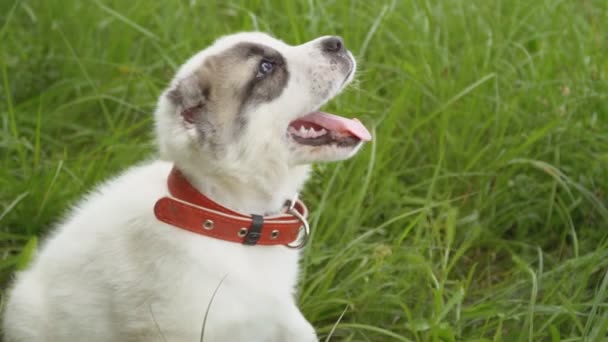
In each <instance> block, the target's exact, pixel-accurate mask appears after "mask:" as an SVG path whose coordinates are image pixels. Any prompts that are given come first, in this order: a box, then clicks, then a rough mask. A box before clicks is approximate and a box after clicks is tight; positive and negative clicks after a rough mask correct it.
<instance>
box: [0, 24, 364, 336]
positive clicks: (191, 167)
mask: <svg viewBox="0 0 608 342" xmlns="http://www.w3.org/2000/svg"><path fill="white" fill-rule="evenodd" d="M355 70H356V64H355V60H354V58H353V57H352V55H351V53H350V52H349V51H348V50H346V49H345V47H344V44H343V42H342V40H341V39H340V38H338V37H321V38H318V39H315V40H313V41H310V42H308V43H306V44H303V45H298V46H290V45H287V44H285V43H283V42H281V41H279V40H276V39H274V38H272V37H270V36H268V35H266V34H262V33H239V34H235V35H230V36H226V37H223V38H221V39H219V40H217V41H216V42H215V43H214V44H213V45H212V46H211V47H209V48H207V49H205V50H203V51H201V52H199V53H198V54H196V55H194V56H193V57H192V58H191V59H190V60H188V61H187V62H186V63H185V64H184V65H183V66H182V67H181V68H180V69H179V71H178V72H177V75H176V76H175V78H174V80H173V81H172V82H171V84H170V85H169V87H168V88H167V90H166V91H165V92H164V93H163V94H162V95H161V97H160V99H159V102H158V107H157V110H156V113H155V116H156V133H157V135H158V141H159V145H160V152H161V155H162V157H163V160H155V161H151V162H147V163H144V164H142V165H139V166H136V167H133V168H131V169H129V170H127V171H126V172H125V173H123V174H122V175H120V176H119V177H117V178H115V179H113V180H111V181H109V182H107V183H106V184H104V185H102V186H101V187H99V188H98V189H97V190H96V191H94V192H93V193H92V194H90V195H89V196H87V198H86V199H85V200H83V201H82V202H80V204H79V205H77V206H76V208H74V209H73V210H72V212H71V214H70V215H69V216H68V218H67V219H66V220H65V221H64V222H63V223H62V224H61V225H60V226H59V227H58V229H56V231H55V233H54V234H52V235H51V236H50V237H49V239H48V241H47V242H46V244H45V246H44V248H42V250H41V251H40V253H39V254H38V255H37V257H36V259H35V261H34V262H33V263H32V265H31V267H30V268H29V269H28V270H26V271H24V272H22V273H20V274H19V275H18V276H17V279H16V282H15V285H14V287H13V288H12V290H11V291H10V292H9V296H8V300H7V303H6V311H5V316H4V326H3V329H4V335H5V336H4V338H5V341H8V342H81V341H86V342H98V341H100V342H101V341H104V342H105V341H141V342H143V341H146V342H150V341H168V342H198V341H201V340H204V341H231V342H232V341H289V342H294V341H295V342H297V341H302V342H311V341H316V340H317V338H316V335H315V331H314V329H313V327H312V326H311V324H310V323H308V321H307V320H306V319H305V318H304V317H303V315H302V314H301V313H300V311H299V310H298V308H297V307H296V304H295V301H294V291H295V286H296V281H297V276H298V258H299V251H298V250H297V248H290V247H299V245H302V244H303V243H305V241H304V239H305V237H306V236H305V235H306V234H307V225H306V224H305V216H306V209H305V207H304V206H303V204H302V203H301V202H299V201H297V202H294V201H290V200H292V199H294V198H295V197H296V196H297V194H298V192H299V191H300V189H301V188H302V186H303V184H304V183H305V181H306V179H307V178H308V174H309V170H310V166H309V165H310V163H312V162H316V161H333V160H342V159H346V158H348V157H350V156H352V155H353V154H354V153H355V152H356V151H357V150H358V149H359V148H360V146H361V145H362V144H363V142H364V141H367V140H370V139H371V136H370V134H369V132H368V131H367V130H366V129H365V127H363V125H361V123H359V121H357V120H350V119H345V118H341V117H338V116H333V115H330V114H325V113H321V112H317V110H318V109H319V108H320V107H321V106H322V105H323V104H324V103H326V102H327V101H328V100H330V99H331V98H332V97H334V96H335V95H337V94H338V93H339V92H340V91H341V90H342V89H343V88H344V87H345V86H346V85H347V84H348V83H349V82H350V81H351V80H352V78H353V75H354V73H355ZM172 170H173V171H172ZM201 335H202V337H201Z"/></svg>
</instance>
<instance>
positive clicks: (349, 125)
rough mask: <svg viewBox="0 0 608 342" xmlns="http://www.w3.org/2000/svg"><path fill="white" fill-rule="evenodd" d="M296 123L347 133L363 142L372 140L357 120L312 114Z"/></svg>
mask: <svg viewBox="0 0 608 342" xmlns="http://www.w3.org/2000/svg"><path fill="white" fill-rule="evenodd" d="M297 121H305V122H311V123H314V124H317V125H319V126H323V127H325V128H326V129H328V130H330V131H334V132H348V133H350V134H352V135H354V136H355V137H357V138H359V139H361V140H363V141H370V140H372V135H371V133H369V131H368V130H367V128H365V126H363V124H362V123H361V121H359V120H357V119H347V118H343V117H341V116H337V115H333V114H329V113H323V112H313V113H310V114H308V115H306V116H303V117H301V118H299V119H298V120H297Z"/></svg>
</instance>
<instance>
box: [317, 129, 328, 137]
mask: <svg viewBox="0 0 608 342" xmlns="http://www.w3.org/2000/svg"><path fill="white" fill-rule="evenodd" d="M323 134H327V130H326V129H325V128H321V130H320V131H319V135H323Z"/></svg>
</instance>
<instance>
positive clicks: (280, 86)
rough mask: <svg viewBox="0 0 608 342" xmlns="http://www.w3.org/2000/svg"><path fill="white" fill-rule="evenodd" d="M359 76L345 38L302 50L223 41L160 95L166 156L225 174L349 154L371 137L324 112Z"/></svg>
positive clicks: (264, 41)
mask: <svg viewBox="0 0 608 342" xmlns="http://www.w3.org/2000/svg"><path fill="white" fill-rule="evenodd" d="M355 71H356V62H355V59H354V58H353V56H352V54H351V53H350V52H349V51H348V50H346V48H345V46H344V43H343V41H342V39H340V38H339V37H330V36H327V37H321V38H318V39H315V40H312V41H310V42H308V43H305V44H302V45H298V46H290V45H287V44H285V43H283V42H282V41H280V40H277V39H275V38H272V37H270V36H268V35H266V34H263V33H257V32H254V33H238V34H234V35H230V36H226V37H223V38H220V39H219V40H217V41H216V42H215V43H214V44H212V45H211V46H210V47H208V48H207V49H205V50H203V51H201V52H199V53H198V54H196V55H194V56H193V57H192V58H190V59H189V60H188V61H187V62H186V63H185V64H184V65H183V66H182V67H181V68H180V69H179V70H178V72H177V74H176V76H175V78H174V79H173V81H172V82H171V84H170V86H169V88H168V89H167V90H166V91H165V92H164V93H163V94H162V96H161V98H160V101H159V105H158V108H157V111H156V127H157V135H158V138H159V143H160V149H161V154H163V155H164V157H165V158H168V159H170V160H173V161H174V162H175V163H176V164H177V165H178V166H187V167H189V168H190V169H192V167H196V166H197V165H198V166H199V167H202V166H203V165H204V167H206V168H208V169H209V168H215V169H217V170H218V171H221V172H228V173H230V172H231V171H235V172H237V171H238V172H241V173H242V172H243V170H244V169H248V170H256V169H258V168H259V167H261V166H262V165H266V167H270V168H273V169H275V170H281V169H289V168H297V167H298V166H299V165H305V164H310V163H312V162H317V161H334V160H342V159H346V158H349V157H350V156H352V155H353V154H354V153H355V152H356V151H357V150H358V149H359V148H360V147H361V145H362V144H363V142H364V141H366V140H369V139H370V138H371V137H370V135H369V132H368V131H367V130H366V129H365V127H364V126H363V125H362V124H361V123H360V122H359V121H357V120H351V119H345V118H341V117H338V116H334V115H330V114H327V113H322V112H319V111H318V110H319V109H320V107H321V106H322V105H323V104H325V103H326V102H327V101H329V100H330V99H331V98H333V97H334V96H336V95H337V94H338V93H340V92H341V91H342V89H344V87H345V86H346V85H348V84H349V83H350V82H351V80H352V79H353V76H354V74H355ZM188 164H189V165H188ZM239 170H240V171H239Z"/></svg>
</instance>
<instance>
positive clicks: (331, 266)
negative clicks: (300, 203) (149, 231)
mask: <svg viewBox="0 0 608 342" xmlns="http://www.w3.org/2000/svg"><path fill="white" fill-rule="evenodd" d="M606 23H608V2H606V1H602V0H577V1H575V0H562V1H559V0H553V1H552V0H539V1H526V0H496V1H486V0H450V1H431V0H402V1H397V0H393V1H359V0H354V1H338V0H333V1H319V0H307V1H279V0H252V1H234V2H221V1H196V0H191V1H185V0H184V1H146V0H131V1H119V0H98V1H79V0H62V1H59V0H48V1H35V0H31V1H30V0H17V1H15V0H3V1H1V2H0V80H1V82H0V99H1V101H0V163H1V168H0V283H1V284H2V287H3V288H5V287H6V286H7V285H8V284H10V279H11V275H12V274H13V272H14V271H16V270H18V269H21V268H23V267H25V266H26V265H27V262H28V261H29V260H30V259H31V256H32V255H33V253H35V250H36V248H37V246H38V244H39V243H38V242H39V241H41V240H43V239H44V235H45V234H46V233H47V232H48V231H49V230H50V229H52V227H53V223H54V222H56V221H57V220H58V219H59V218H60V217H61V216H62V214H64V213H65V212H66V210H67V209H68V208H69V206H70V205H71V204H73V203H74V202H75V201H76V200H77V199H78V198H79V197H80V196H81V195H82V194H84V193H86V192H87V191H90V190H91V189H92V188H93V187H94V186H95V185H96V184H99V182H101V181H103V180H104V179H106V178H107V177H109V176H111V175H113V174H116V173H117V172H118V171H120V170H123V169H125V168H126V167H128V166H129V165H132V164H134V163H136V162H138V161H141V160H145V159H148V158H151V157H153V156H154V153H155V152H154V143H153V136H152V134H151V131H152V129H151V127H152V115H151V113H152V111H153V108H154V105H155V101H156V98H157V96H158V95H159V93H160V91H161V90H162V89H163V88H164V87H165V85H166V84H167V82H168V80H169V79H170V78H171V76H172V74H173V72H174V71H175V70H176V67H177V66H179V65H180V64H181V63H182V62H183V61H184V60H185V59H186V58H187V57H189V56H190V55H192V54H193V53H194V52H196V51H198V50H200V49H202V48H204V47H205V46H207V45H208V44H210V43H211V42H212V41H213V40H214V39H215V38H217V37H218V36H221V35H224V34H228V33H232V32H236V31H242V30H261V31H266V32H270V33H272V34H274V35H275V36H277V37H279V38H281V39H283V40H285V41H286V42H288V43H291V44H299V43H303V42H305V41H307V40H310V39H312V38H315V37H317V36H320V35H326V34H337V35H341V36H342V37H344V39H345V41H346V43H347V46H348V47H349V48H350V49H351V50H352V51H353V53H354V54H355V56H357V58H358V61H359V63H360V72H359V73H358V76H357V82H356V84H355V85H354V86H352V87H351V88H350V89H349V90H348V91H347V92H346V93H344V94H343V95H341V96H340V97H339V98H337V99H336V100H334V101H332V102H331V103H330V104H329V105H328V106H327V107H326V108H325V109H326V110H328V111H331V112H335V113H338V114H341V115H347V116H356V117H359V118H361V119H362V120H363V121H364V122H365V123H366V125H367V126H368V127H370V128H371V129H372V130H373V133H374V141H373V142H372V143H371V144H369V145H368V146H367V147H366V148H365V149H364V150H363V151H362V152H361V153H359V154H358V155H357V156H356V157H355V158H353V159H352V160H350V161H348V162H343V163H337V164H324V165H317V166H316V168H315V175H314V177H313V179H312V180H311V182H310V183H309V184H308V186H307V188H306V190H305V192H304V194H303V196H304V198H305V199H306V200H307V202H308V204H309V206H310V207H311V208H312V210H313V211H312V217H311V219H310V222H311V224H312V227H313V230H314V235H313V240H312V243H311V244H310V246H308V247H307V249H306V250H305V253H304V258H303V261H302V269H303V275H302V279H301V286H300V288H299V297H298V301H299V304H300V307H301V308H302V310H303V312H304V314H305V315H306V317H307V318H308V319H309V320H311V322H312V323H313V324H314V325H315V327H317V330H318V332H319V335H320V336H321V338H322V339H323V340H330V341H603V340H606V339H607V338H608V337H607V336H608V335H607V334H608V308H607V306H608V304H607V299H608V290H607V287H608V199H607V198H608V197H607V196H608V99H607V97H608V48H607V46H608V26H607V24H606ZM58 286H60V284H58Z"/></svg>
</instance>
